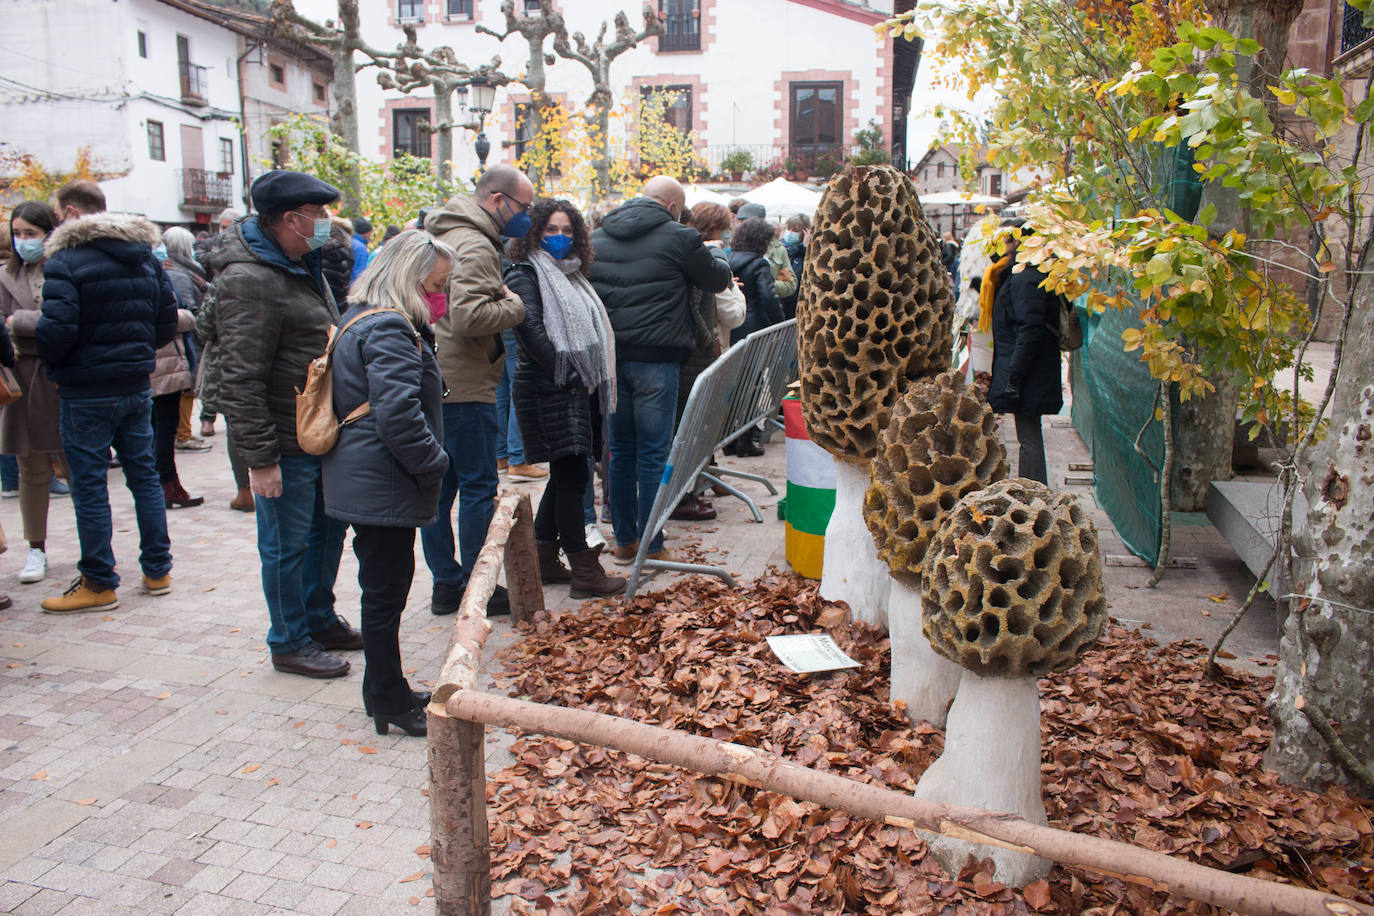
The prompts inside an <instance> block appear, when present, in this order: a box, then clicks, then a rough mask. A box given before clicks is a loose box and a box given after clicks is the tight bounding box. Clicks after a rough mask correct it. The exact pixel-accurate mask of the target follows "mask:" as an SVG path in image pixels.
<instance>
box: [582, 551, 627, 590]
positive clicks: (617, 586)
mask: <svg viewBox="0 0 1374 916" xmlns="http://www.w3.org/2000/svg"><path fill="white" fill-rule="evenodd" d="M600 557H601V548H600V547H594V548H592V549H591V550H579V551H577V552H575V553H570V554H568V563H569V564H571V565H572V588H571V589H570V590H569V592H568V594H570V595H572V597H574V598H599V597H602V596H604V595H618V594H620V593H621V592H623V591H625V580H624V579H623V578H622V577H620V576H609V575H607V574H606V571H605V570H604V569H602V568H601V559H600Z"/></svg>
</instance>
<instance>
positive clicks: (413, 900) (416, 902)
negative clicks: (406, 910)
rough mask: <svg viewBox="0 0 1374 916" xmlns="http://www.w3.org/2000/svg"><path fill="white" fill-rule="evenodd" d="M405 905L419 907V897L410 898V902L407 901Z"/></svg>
mask: <svg viewBox="0 0 1374 916" xmlns="http://www.w3.org/2000/svg"><path fill="white" fill-rule="evenodd" d="M407 903H409V904H410V905H411V906H419V905H420V898H419V897H411V898H410V900H408V901H407Z"/></svg>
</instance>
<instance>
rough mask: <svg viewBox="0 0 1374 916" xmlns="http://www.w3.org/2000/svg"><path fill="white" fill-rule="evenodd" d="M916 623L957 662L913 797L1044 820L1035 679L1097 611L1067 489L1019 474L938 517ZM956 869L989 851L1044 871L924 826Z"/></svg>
mask: <svg viewBox="0 0 1374 916" xmlns="http://www.w3.org/2000/svg"><path fill="white" fill-rule="evenodd" d="M921 582H922V589H923V591H924V597H925V602H924V619H923V623H924V628H925V633H926V636H927V637H928V638H929V639H930V644H931V646H932V647H934V649H935V651H936V652H938V653H940V654H941V655H943V656H945V657H946V658H948V659H950V660H952V661H954V662H957V663H958V664H959V665H961V666H962V667H963V668H964V673H963V676H962V677H961V678H960V681H959V692H958V695H957V696H956V697H955V699H954V705H953V706H951V707H950V710H949V719H948V724H947V725H946V728H945V750H944V753H943V754H941V755H940V759H938V760H936V761H935V763H933V764H932V765H931V766H930V768H929V769H928V770H926V771H925V773H924V774H922V776H921V780H920V782H919V783H918V784H917V786H916V796H917V797H918V798H925V799H929V800H932V801H940V802H945V803H946V804H953V805H966V806H969V807H974V808H983V809H986V810H990V811H1003V812H1009V813H1011V814H1014V815H1016V816H1018V817H1020V818H1023V819H1024V820H1027V821H1030V822H1031V823H1036V824H1044V823H1045V803H1044V801H1043V800H1042V799H1041V796H1040V693H1039V690H1038V688H1037V686H1036V679H1037V678H1039V677H1040V676H1041V675H1045V674H1049V673H1050V672H1051V671H1063V670H1065V669H1067V668H1070V667H1072V666H1073V665H1074V664H1075V663H1076V662H1077V661H1078V659H1079V657H1080V656H1081V655H1082V653H1083V652H1084V651H1086V650H1087V649H1088V647H1089V646H1091V645H1092V644H1093V642H1094V641H1095V640H1096V639H1097V637H1098V636H1099V635H1100V634H1101V632H1102V627H1103V625H1104V624H1105V623H1106V620H1107V599H1106V597H1105V595H1104V594H1103V591H1102V559H1101V555H1100V554H1099V552H1098V546H1097V530H1096V529H1095V528H1094V527H1093V524H1092V521H1091V519H1089V518H1088V516H1087V514H1086V513H1085V512H1084V511H1083V510H1082V509H1081V508H1080V507H1079V505H1078V503H1077V501H1076V500H1075V499H1074V497H1072V496H1070V495H1068V494H1055V493H1054V492H1053V491H1051V490H1050V488H1049V487H1046V486H1045V485H1044V484H1041V483H1036V482H1034V481H1030V480H1025V479H1023V478H1013V479H1010V480H1004V481H1001V482H999V483H994V484H992V485H991V486H989V487H987V488H986V489H983V490H980V491H977V492H975V493H970V494H969V495H968V496H965V497H964V498H963V499H962V500H960V501H959V504H958V505H957V506H956V507H955V508H954V511H953V512H951V513H949V515H947V516H946V517H945V519H944V521H943V522H941V523H940V527H939V529H938V530H937V531H936V533H935V537H934V538H933V539H932V540H931V543H930V546H929V548H928V549H927V551H926V558H925V570H924V573H923V575H922V579H921ZM926 841H927V843H929V844H930V847H931V850H932V852H934V854H935V856H936V859H937V860H938V861H939V862H940V864H941V865H942V866H944V868H945V870H946V871H948V872H949V873H950V874H958V872H959V870H960V869H961V868H962V867H963V866H964V865H965V864H966V862H967V860H968V857H969V856H970V855H972V856H974V857H975V858H978V859H982V858H985V857H990V858H991V859H992V860H993V863H994V865H995V867H996V878H997V880H998V881H1000V882H1002V883H1003V884H1007V885H1009V886H1020V885H1024V884H1026V883H1027V882H1029V881H1033V880H1035V879H1036V878H1037V877H1041V876H1043V875H1044V874H1045V873H1046V872H1048V871H1049V862H1048V861H1046V860H1044V859H1039V858H1036V857H1034V856H1032V855H1030V854H1029V853H1023V852H1017V851H1015V850H1010V849H1003V848H1000V847H991V846H984V845H981V844H978V843H974V842H972V841H969V840H962V839H954V838H951V837H945V836H936V835H931V834H927V835H926Z"/></svg>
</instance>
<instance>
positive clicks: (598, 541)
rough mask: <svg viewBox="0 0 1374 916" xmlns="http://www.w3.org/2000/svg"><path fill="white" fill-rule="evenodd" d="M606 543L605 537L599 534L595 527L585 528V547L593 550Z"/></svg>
mask: <svg viewBox="0 0 1374 916" xmlns="http://www.w3.org/2000/svg"><path fill="white" fill-rule="evenodd" d="M604 543H606V536H605V535H603V534H602V533H601V529H600V528H598V527H596V525H588V526H587V546H588V547H591V548H593V549H595V548H597V547H600V546H601V545H602V544H604Z"/></svg>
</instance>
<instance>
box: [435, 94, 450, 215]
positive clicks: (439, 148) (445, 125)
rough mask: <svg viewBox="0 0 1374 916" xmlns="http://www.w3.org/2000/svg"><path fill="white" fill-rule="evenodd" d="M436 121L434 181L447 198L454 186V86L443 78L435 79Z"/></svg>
mask: <svg viewBox="0 0 1374 916" xmlns="http://www.w3.org/2000/svg"><path fill="white" fill-rule="evenodd" d="M434 123H435V124H437V125H439V127H438V129H437V130H435V132H434V153H435V158H436V159H437V162H436V167H435V169H434V183H435V185H436V186H437V187H438V189H439V193H440V194H441V195H443V197H444V198H445V199H447V198H448V195H449V189H450V188H451V187H452V186H453V87H452V86H451V85H449V84H448V83H447V82H446V81H443V80H435V81H434Z"/></svg>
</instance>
